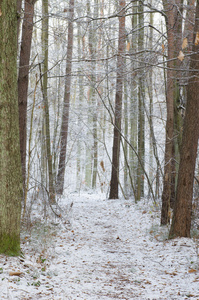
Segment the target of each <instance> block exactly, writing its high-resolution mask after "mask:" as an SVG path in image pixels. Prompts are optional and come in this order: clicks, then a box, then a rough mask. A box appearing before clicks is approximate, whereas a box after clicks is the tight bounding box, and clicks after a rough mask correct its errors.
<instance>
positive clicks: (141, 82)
mask: <svg viewBox="0 0 199 300" xmlns="http://www.w3.org/2000/svg"><path fill="white" fill-rule="evenodd" d="M138 13H139V25H140V26H141V28H140V29H139V33H138V51H140V52H141V51H143V49H144V6H143V5H140V6H139V10H138ZM143 60H144V57H142V56H141V57H140V58H139V68H140V69H141V70H140V72H139V75H138V76H139V77H138V155H139V158H140V160H141V162H142V166H141V164H140V163H139V162H138V168H137V195H136V199H135V200H136V201H139V200H140V198H141V197H143V196H144V172H143V168H144V165H145V115H144V101H145V79H144V78H145V74H144V70H143V68H144V63H143Z"/></svg>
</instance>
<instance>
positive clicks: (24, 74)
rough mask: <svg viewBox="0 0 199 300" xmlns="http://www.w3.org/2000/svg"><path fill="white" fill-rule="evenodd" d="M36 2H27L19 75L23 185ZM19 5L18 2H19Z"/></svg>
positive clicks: (28, 0) (29, 0)
mask: <svg viewBox="0 0 199 300" xmlns="http://www.w3.org/2000/svg"><path fill="white" fill-rule="evenodd" d="M35 2H36V1H33V0H26V1H25V8H24V19H23V26H22V40H21V51H20V61H19V74H18V104H19V132H20V151H21V164H22V175H23V184H24V187H25V182H26V142H27V102H28V83H29V62H30V51H31V41H32V31H33V15H34V4H35ZM17 3H18V2H17Z"/></svg>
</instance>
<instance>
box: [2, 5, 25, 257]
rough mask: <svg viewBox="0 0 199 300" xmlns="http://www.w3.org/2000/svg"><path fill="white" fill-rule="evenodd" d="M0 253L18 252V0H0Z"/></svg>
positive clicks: (20, 185)
mask: <svg viewBox="0 0 199 300" xmlns="http://www.w3.org/2000/svg"><path fill="white" fill-rule="evenodd" d="M0 11H1V16H0V28H1V30H0V191H1V193H0V253H5V254H8V255H18V254H20V219H21V200H22V173H21V161H20V145H19V118H18V103H17V1H16V0H10V1H7V0H1V1H0Z"/></svg>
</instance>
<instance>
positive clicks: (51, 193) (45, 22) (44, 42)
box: [42, 0, 55, 204]
mask: <svg viewBox="0 0 199 300" xmlns="http://www.w3.org/2000/svg"><path fill="white" fill-rule="evenodd" d="M42 11H43V12H42V14H43V19H42V47H43V49H42V50H43V56H44V63H43V82H42V84H43V85H42V93H43V101H44V116H45V121H44V128H45V129H44V134H45V146H46V156H47V161H48V184H49V201H50V204H54V203H55V185H54V174H53V164H52V153H51V138H50V120H49V105H48V91H47V89H48V1H47V0H43V1H42Z"/></svg>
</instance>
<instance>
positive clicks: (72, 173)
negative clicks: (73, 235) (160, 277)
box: [0, 0, 199, 255]
mask: <svg viewBox="0 0 199 300" xmlns="http://www.w3.org/2000/svg"><path fill="white" fill-rule="evenodd" d="M198 72H199V1H198V0H197V1H195V0H169V1H167V0H162V1H161V0H157V1H155V0H147V1H145V0H139V1H138V0H137V1H134V0H129V1H127V0H118V1H114V0H107V1H105V0H85V1H78V0H60V1H57V0H37V1H36V0H25V1H22V0H1V1H0V191H1V195H0V252H1V253H3V254H8V255H19V254H20V231H21V224H22V225H23V226H26V225H27V224H29V225H30V219H31V214H32V210H33V206H35V205H37V203H38V202H39V203H40V204H39V205H40V206H41V207H42V209H41V210H40V209H38V211H40V216H39V217H40V219H44V220H47V219H48V212H49V211H50V212H51V213H53V214H54V215H55V216H56V217H57V218H59V217H60V218H61V217H62V210H61V208H60V206H59V199H62V198H64V196H65V195H66V194H68V193H77V194H78V195H79V197H81V193H82V192H83V193H85V192H87V193H102V194H104V195H105V197H106V199H107V201H109V200H110V201H112V200H113V199H115V201H117V199H123V200H124V201H131V202H135V203H136V204H139V202H140V201H142V200H143V199H149V200H150V203H152V204H153V205H154V206H156V207H158V208H159V212H160V214H161V218H160V225H166V226H170V225H171V226H170V230H169V232H168V237H169V238H171V239H172V238H175V237H188V238H189V237H191V234H192V229H193V227H194V226H195V225H194V224H195V223H196V224H197V220H198V209H199V207H198V191H199V186H198V185H199V161H198V156H197V149H198V138H199V76H198V74H199V73H198ZM111 203H112V202H111ZM71 205H72V204H71ZM193 219H194V222H195V223H194V222H193ZM132 222H133V220H132ZM170 223H171V224H170ZM24 224H25V225H24ZM169 224H170V225H169ZM27 226H28V225H27ZM196 229H197V227H196Z"/></svg>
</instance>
